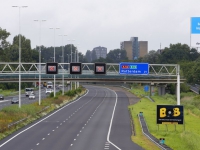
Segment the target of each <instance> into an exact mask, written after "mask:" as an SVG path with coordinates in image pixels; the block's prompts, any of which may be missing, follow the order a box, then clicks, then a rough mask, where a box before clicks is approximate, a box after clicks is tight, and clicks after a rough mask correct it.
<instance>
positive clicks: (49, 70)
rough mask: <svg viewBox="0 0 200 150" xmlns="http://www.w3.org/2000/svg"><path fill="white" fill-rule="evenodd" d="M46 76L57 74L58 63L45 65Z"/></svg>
mask: <svg viewBox="0 0 200 150" xmlns="http://www.w3.org/2000/svg"><path fill="white" fill-rule="evenodd" d="M46 74H58V63H56V62H51V63H46Z"/></svg>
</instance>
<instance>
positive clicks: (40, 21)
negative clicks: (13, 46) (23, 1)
mask: <svg viewBox="0 0 200 150" xmlns="http://www.w3.org/2000/svg"><path fill="white" fill-rule="evenodd" d="M34 21H38V22H39V23H40V29H39V105H40V104H41V69H42V67H41V23H42V22H44V21H46V20H34Z"/></svg>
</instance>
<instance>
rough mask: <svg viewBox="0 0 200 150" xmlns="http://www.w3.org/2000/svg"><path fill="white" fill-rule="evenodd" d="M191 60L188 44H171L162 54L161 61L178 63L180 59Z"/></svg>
mask: <svg viewBox="0 0 200 150" xmlns="http://www.w3.org/2000/svg"><path fill="white" fill-rule="evenodd" d="M183 60H184V61H189V60H190V47H189V46H188V45H186V44H181V43H178V44H170V47H169V48H167V47H166V48H165V49H164V51H163V52H162V54H161V59H160V63H163V64H176V63H178V62H180V61H183Z"/></svg>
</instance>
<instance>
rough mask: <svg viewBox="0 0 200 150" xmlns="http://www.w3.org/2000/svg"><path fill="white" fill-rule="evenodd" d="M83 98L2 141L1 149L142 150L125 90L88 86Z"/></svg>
mask: <svg viewBox="0 0 200 150" xmlns="http://www.w3.org/2000/svg"><path fill="white" fill-rule="evenodd" d="M86 88H87V89H88V92H87V93H86V94H85V95H84V96H83V97H81V98H79V99H77V100H76V101H73V102H72V103H70V104H68V105H66V106H64V107H62V108H61V109H59V110H57V111H55V112H53V113H51V114H50V115H48V116H46V117H44V118H42V119H40V120H39V121H37V122H35V123H33V124H31V125H29V126H27V127H24V128H23V129H21V130H20V131H17V132H16V133H14V134H12V135H11V136H9V137H7V138H5V139H3V140H1V141H0V150H12V149H13V150H142V148H141V147H139V146H138V145H136V144H134V143H133V142H132V141H131V139H130V137H131V127H130V120H129V114H128V109H127V106H128V98H127V97H126V95H125V94H124V93H123V92H117V93H116V92H114V91H112V90H110V89H107V88H103V87H95V86H86Z"/></svg>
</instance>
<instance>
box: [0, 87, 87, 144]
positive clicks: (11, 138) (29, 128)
mask: <svg viewBox="0 0 200 150" xmlns="http://www.w3.org/2000/svg"><path fill="white" fill-rule="evenodd" d="M88 92H89V90H88V89H87V92H86V93H85V94H84V95H83V96H81V97H80V98H79V99H77V100H75V101H73V102H71V103H69V104H67V105H65V106H63V107H62V108H60V109H59V110H56V111H55V112H53V113H52V114H50V115H49V116H47V117H45V118H44V119H42V120H40V121H38V122H36V123H35V124H33V125H32V126H30V127H28V128H26V129H24V130H23V131H21V132H19V133H18V134H16V135H15V136H13V137H12V138H10V139H8V140H7V141H5V142H4V143H3V144H1V145H0V147H2V146H4V145H5V144H6V143H8V142H10V141H11V140H12V139H14V138H16V137H17V136H18V135H20V134H22V133H23V132H25V131H27V130H29V129H30V128H32V127H34V126H35V125H37V124H39V123H40V122H42V121H43V120H45V119H47V118H49V117H51V116H52V115H54V114H55V113H57V112H58V111H60V110H62V109H64V108H65V107H67V106H69V105H71V104H73V103H75V102H77V101H79V100H80V99H81V98H82V97H84V96H86V95H87V94H88Z"/></svg>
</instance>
